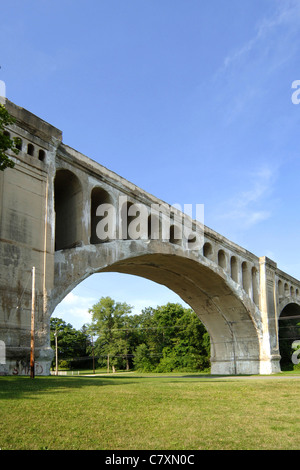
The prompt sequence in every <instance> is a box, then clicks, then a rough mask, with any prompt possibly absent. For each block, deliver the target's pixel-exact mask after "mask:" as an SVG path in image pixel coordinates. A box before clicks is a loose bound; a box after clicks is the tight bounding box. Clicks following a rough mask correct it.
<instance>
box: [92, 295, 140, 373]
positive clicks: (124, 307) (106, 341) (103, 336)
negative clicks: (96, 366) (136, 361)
mask: <svg viewBox="0 0 300 470" xmlns="http://www.w3.org/2000/svg"><path fill="white" fill-rule="evenodd" d="M131 310H132V307H131V306H130V305H128V304H127V303H126V302H115V301H114V300H113V299H112V298H111V297H102V298H101V299H100V300H99V302H98V303H97V304H95V305H93V307H92V308H91V309H89V312H90V313H91V315H92V323H91V324H90V326H89V329H90V331H91V332H93V333H94V334H95V335H96V336H97V340H96V342H95V354H96V356H98V357H99V358H101V357H102V361H101V359H100V361H99V362H100V364H101V363H102V365H103V364H104V358H105V357H107V358H108V364H109V365H108V367H110V366H111V367H112V368H113V370H115V368H116V367H118V368H123V367H126V369H129V355H130V354H131V347H130V338H131V336H132V335H131V331H132V321H131V318H130V316H129V314H130V313H131Z"/></svg>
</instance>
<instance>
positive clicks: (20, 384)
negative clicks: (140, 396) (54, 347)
mask: <svg viewBox="0 0 300 470" xmlns="http://www.w3.org/2000/svg"><path fill="white" fill-rule="evenodd" d="M129 384H130V385H133V384H134V381H133V380H128V378H127V377H126V378H124V377H114V378H112V377H109V378H108V377H107V378H106V377H80V376H79V377H53V376H52V377H51V376H50V377H42V376H37V377H35V378H34V379H31V378H30V377H25V376H22V377H7V376H6V377H0V400H5V399H10V400H11V399H16V398H22V399H24V398H28V399H35V398H38V397H39V396H40V394H42V393H45V392H47V393H48V392H51V393H64V392H66V391H68V390H71V389H79V388H84V387H89V386H93V387H104V386H107V385H110V386H112V385H129Z"/></svg>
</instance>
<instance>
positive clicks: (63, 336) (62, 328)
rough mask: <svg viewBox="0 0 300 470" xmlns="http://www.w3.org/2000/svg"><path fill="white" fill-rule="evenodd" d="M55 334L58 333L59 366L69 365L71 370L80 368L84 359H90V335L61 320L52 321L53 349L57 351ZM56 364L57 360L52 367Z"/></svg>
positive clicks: (52, 319)
mask: <svg viewBox="0 0 300 470" xmlns="http://www.w3.org/2000/svg"><path fill="white" fill-rule="evenodd" d="M55 332H56V333H57V349H58V359H59V365H62V361H64V365H66V364H68V365H69V366H70V367H71V368H73V367H75V366H77V367H78V366H80V365H81V364H82V359H84V358H85V357H88V354H87V346H88V344H89V341H88V335H87V334H86V333H85V332H84V331H78V330H76V329H75V328H73V326H72V325H71V324H70V323H66V322H65V321H63V320H62V319H60V318H55V317H53V318H51V320H50V341H51V347H52V348H53V349H54V350H55V335H54V334H55ZM54 364H55V358H54V359H53V363H52V365H53V366H54Z"/></svg>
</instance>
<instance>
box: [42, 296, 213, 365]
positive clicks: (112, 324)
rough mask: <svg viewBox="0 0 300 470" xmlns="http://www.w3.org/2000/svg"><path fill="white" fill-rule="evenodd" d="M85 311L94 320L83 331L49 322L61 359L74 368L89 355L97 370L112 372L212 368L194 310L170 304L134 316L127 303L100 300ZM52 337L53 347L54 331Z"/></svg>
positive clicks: (205, 332)
mask: <svg viewBox="0 0 300 470" xmlns="http://www.w3.org/2000/svg"><path fill="white" fill-rule="evenodd" d="M89 312H90V314H91V317H92V321H91V323H90V324H89V325H86V326H84V327H83V328H82V329H81V332H76V330H74V329H73V328H72V326H71V325H70V324H66V323H65V322H63V321H62V320H59V319H55V318H54V319H52V320H51V327H52V329H56V330H57V331H58V348H59V356H60V357H65V358H71V357H72V358H73V359H72V360H73V365H74V361H75V360H76V357H77V358H78V359H79V356H80V354H81V355H82V356H83V357H87V356H88V357H91V353H92V350H93V353H94V356H95V359H96V361H97V366H98V367H102V368H104V367H105V368H107V367H109V368H110V370H111V369H112V370H116V369H123V370H124V369H126V370H128V369H132V368H134V369H135V370H138V371H141V372H172V371H201V370H206V369H208V368H209V366H210V363H209V357H210V339H209V335H208V333H207V331H206V330H205V328H204V326H203V324H202V323H201V321H200V320H199V318H198V317H197V316H196V314H195V312H193V310H192V309H189V308H184V307H182V305H180V304H174V303H168V304H167V305H164V306H160V307H157V308H152V307H148V308H146V309H144V310H143V311H142V312H141V313H140V314H135V315H134V314H132V307H131V306H130V305H128V304H127V303H125V302H115V301H114V300H113V299H111V298H110V297H102V298H101V299H100V300H99V302H97V303H96V304H95V305H93V306H92V307H91V308H90V310H89ZM51 337H52V344H54V336H53V332H52V333H51ZM92 346H93V347H92ZM78 364H79V363H78ZM90 364H91V363H90Z"/></svg>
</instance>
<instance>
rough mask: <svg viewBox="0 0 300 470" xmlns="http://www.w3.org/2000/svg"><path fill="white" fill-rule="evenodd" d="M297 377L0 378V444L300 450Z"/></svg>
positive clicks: (19, 446)
mask: <svg viewBox="0 0 300 470" xmlns="http://www.w3.org/2000/svg"><path fill="white" fill-rule="evenodd" d="M299 396H300V379H299V378H298V379H297V378H296V379H295V378H292V377H291V378H289V377H288V376H286V377H285V378H278V379H275V378H271V377H270V378H265V377H264V378H260V377H255V378H253V377H251V378H240V377H239V378H227V379H224V378H218V377H214V378H212V377H209V376H201V375H199V376H196V375H195V376H193V377H182V376H179V375H176V374H174V375H173V374H164V375H162V376H158V375H156V376H151V375H148V376H147V375H143V374H137V373H132V374H128V375H125V374H124V375H114V376H113V375H112V374H111V375H109V376H103V377H97V376H95V377H83V376H79V377H76V376H74V377H36V378H35V379H34V380H32V379H30V378H29V377H0V417H1V419H0V448H1V449H3V450H5V449H13V450H16V449H28V450H29V449H30V450H31V449H37V450H39V449H50V450H59V449H65V450H67V449H95V450H97V449H105V450H132V449H135V450H146V449H147V450H198V449H199V450H200V449H214V450H218V449H233V450H235V449H299V448H300V437H299V436H300V407H299Z"/></svg>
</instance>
